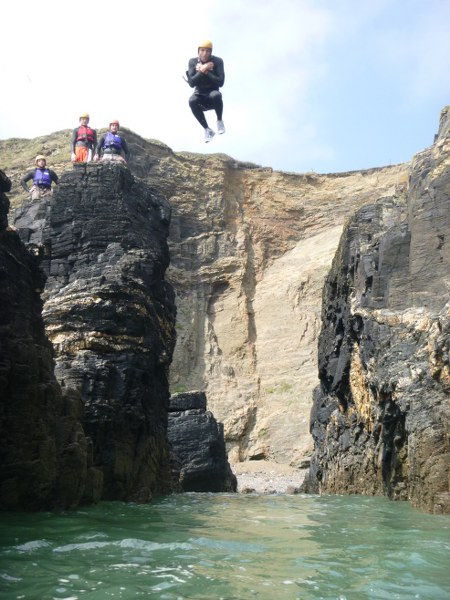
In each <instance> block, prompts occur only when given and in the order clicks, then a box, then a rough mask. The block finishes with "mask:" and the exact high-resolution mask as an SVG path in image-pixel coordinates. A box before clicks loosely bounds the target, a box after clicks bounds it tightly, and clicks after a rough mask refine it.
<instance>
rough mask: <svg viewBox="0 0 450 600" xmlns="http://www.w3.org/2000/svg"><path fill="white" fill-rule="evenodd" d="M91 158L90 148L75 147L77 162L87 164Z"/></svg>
mask: <svg viewBox="0 0 450 600" xmlns="http://www.w3.org/2000/svg"><path fill="white" fill-rule="evenodd" d="M88 156H89V148H86V146H75V162H87V161H88Z"/></svg>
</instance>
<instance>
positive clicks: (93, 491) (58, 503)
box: [0, 231, 101, 510]
mask: <svg viewBox="0 0 450 600" xmlns="http://www.w3.org/2000/svg"><path fill="white" fill-rule="evenodd" d="M0 265H1V266H0V411H1V414H0V456H1V460H0V510H42V509H49V508H55V507H62V508H70V507H73V506H76V505H77V504H79V503H80V502H93V501H95V500H98V497H99V490H100V488H101V473H100V472H99V471H97V470H96V469H95V468H94V467H93V465H92V460H91V458H92V453H91V448H90V445H89V440H87V439H86V437H85V435H84V433H83V429H82V426H81V420H82V414H83V410H82V403H81V399H80V397H79V396H78V395H77V394H75V393H73V392H68V393H62V392H61V388H60V386H59V385H58V383H57V381H56V379H55V376H54V373H53V368H54V362H53V350H52V346H51V344H50V343H49V341H48V340H47V338H46V336H45V332H44V323H43V320H42V317H41V309H42V301H41V298H40V292H41V291H42V289H43V287H44V282H45V277H44V275H43V273H42V271H41V270H40V268H39V264H38V260H37V259H36V258H35V257H34V256H33V255H31V254H29V253H28V252H27V250H26V249H25V247H24V245H23V244H22V243H21V242H20V239H19V236H18V235H17V233H14V232H12V231H3V232H0Z"/></svg>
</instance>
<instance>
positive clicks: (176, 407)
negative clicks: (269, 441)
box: [167, 392, 237, 492]
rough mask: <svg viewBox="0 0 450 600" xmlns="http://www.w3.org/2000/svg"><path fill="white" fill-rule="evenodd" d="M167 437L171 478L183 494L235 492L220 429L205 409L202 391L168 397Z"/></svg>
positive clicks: (235, 487)
mask: <svg viewBox="0 0 450 600" xmlns="http://www.w3.org/2000/svg"><path fill="white" fill-rule="evenodd" d="M167 433H168V438H169V442H170V446H171V448H170V454H171V463H172V472H173V475H174V479H175V480H176V481H177V482H178V485H179V488H180V489H181V490H182V491H183V492H235V491H236V489H237V480H236V477H235V475H234V474H233V472H232V471H231V467H230V465H229V463H228V457H227V452H226V448H225V440H224V436H223V426H222V424H221V423H217V421H216V420H215V418H214V416H213V415H212V413H211V412H209V411H207V410H206V395H205V393H204V392H186V393H182V394H174V395H173V396H171V398H170V406H169V423H168V430H167Z"/></svg>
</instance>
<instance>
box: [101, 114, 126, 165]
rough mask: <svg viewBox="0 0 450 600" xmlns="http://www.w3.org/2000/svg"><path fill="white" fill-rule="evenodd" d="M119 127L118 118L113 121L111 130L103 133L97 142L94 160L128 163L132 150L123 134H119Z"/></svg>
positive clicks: (110, 125)
mask: <svg viewBox="0 0 450 600" xmlns="http://www.w3.org/2000/svg"><path fill="white" fill-rule="evenodd" d="M119 127H120V124H119V121H118V120H117V119H114V120H113V121H111V123H110V124H109V131H108V132H107V133H105V134H104V135H102V137H101V138H100V140H99V142H98V144H97V151H96V154H95V156H94V160H99V159H100V161H101V162H106V161H115V162H122V163H125V164H126V163H127V161H128V159H129V157H130V151H129V149H128V144H127V142H126V141H125V138H124V137H123V135H119Z"/></svg>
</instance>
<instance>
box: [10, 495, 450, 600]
mask: <svg viewBox="0 0 450 600" xmlns="http://www.w3.org/2000/svg"><path fill="white" fill-rule="evenodd" d="M0 526H1V543H0V598H1V600H16V599H27V600H53V599H57V600H63V599H64V600H106V599H116V600H119V599H120V600H131V599H134V598H158V599H161V600H184V599H205V600H206V599H208V600H210V599H224V600H231V599H233V600H234V599H237V600H247V599H255V598H258V599H260V600H278V599H280V600H283V599H292V600H294V599H297V598H298V599H302V600H310V599H311V600H313V599H314V600H315V599H327V600H365V599H367V600H395V599H401V600H414V599H420V600H448V599H449V598H450V517H447V516H432V515H424V514H422V513H419V512H417V511H415V510H414V509H412V508H411V506H410V505H409V503H405V502H402V503H395V502H390V501H389V500H386V499H384V498H367V497H360V496H353V497H348V496H345V497H343V496H326V497H318V496H301V495H297V496H287V495H241V494H180V495H176V496H169V497H166V498H163V499H160V500H157V501H155V502H154V503H152V504H150V505H144V506H143V505H133V504H128V505H126V504H122V503H118V502H112V503H101V504H99V505H97V506H94V507H89V508H83V509H79V510H76V511H74V512H67V513H59V514H55V513H42V514H18V513H14V514H6V513H3V514H0Z"/></svg>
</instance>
